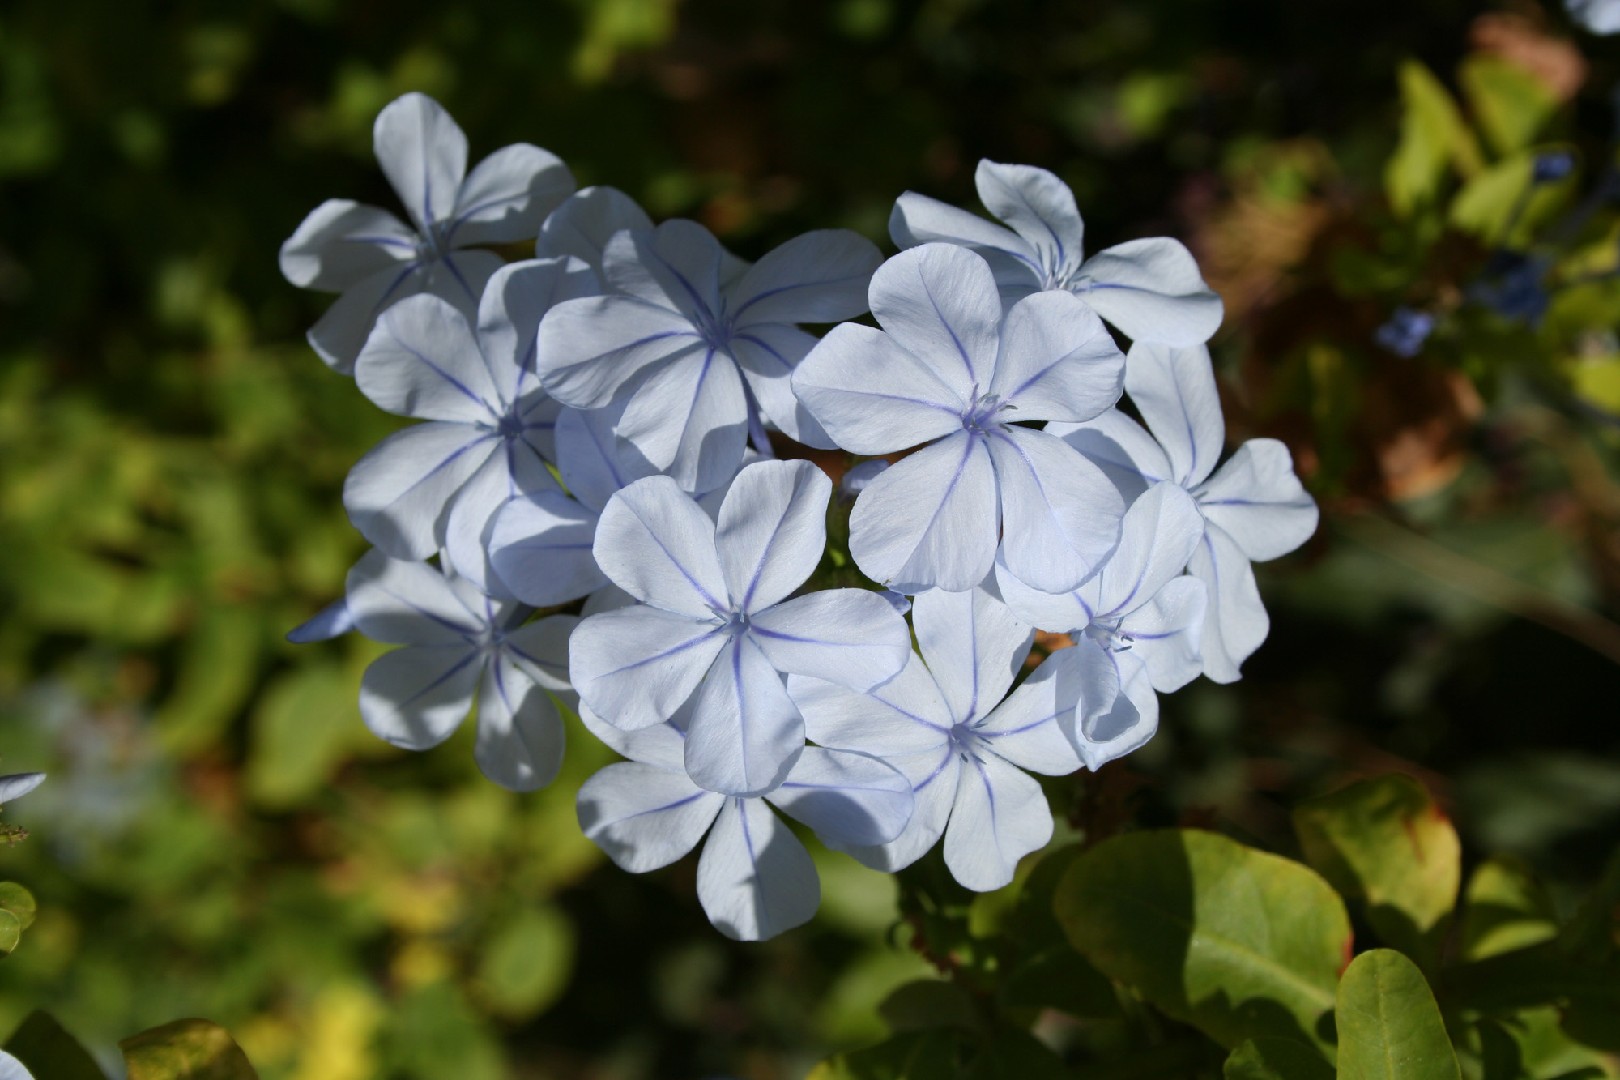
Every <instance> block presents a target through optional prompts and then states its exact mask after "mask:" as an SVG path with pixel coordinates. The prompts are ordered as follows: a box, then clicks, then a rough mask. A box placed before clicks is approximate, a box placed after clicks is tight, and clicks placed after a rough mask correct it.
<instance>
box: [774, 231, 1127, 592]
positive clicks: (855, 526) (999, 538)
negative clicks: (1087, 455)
mask: <svg viewBox="0 0 1620 1080" xmlns="http://www.w3.org/2000/svg"><path fill="white" fill-rule="evenodd" d="M871 306H872V313H873V314H874V315H875V316H876V317H877V321H878V323H879V325H881V326H882V327H883V329H882V330H874V329H872V328H870V327H866V326H859V325H856V324H854V323H844V324H843V325H841V326H837V327H834V328H833V330H832V331H831V332H830V333H829V334H828V335H827V336H826V337H825V338H824V339H822V341H821V342H820V343H819V344H818V345H817V346H816V347H815V349H814V350H812V351H811V353H810V355H809V356H807V357H806V358H805V359H804V361H803V363H801V364H800V365H799V369H798V371H797V372H796V373H795V374H794V376H793V391H794V393H796V394H798V396H799V400H801V401H802V402H803V403H804V406H805V408H807V409H809V410H810V413H811V414H812V415H813V416H814V417H815V419H816V420H817V421H818V422H819V423H820V424H821V426H822V427H823V428H825V429H826V430H827V432H828V434H830V435H831V436H832V438H833V439H834V440H835V441H836V442H837V443H838V445H839V446H841V447H843V448H844V449H845V450H849V451H851V452H852V453H856V454H889V453H893V452H896V451H900V450H905V449H908V448H909V447H912V446H916V445H918V444H919V443H925V444H928V445H926V446H924V447H923V449H921V450H919V451H917V452H916V453H914V454H912V455H910V456H909V457H906V458H904V459H902V460H901V461H900V462H899V463H897V464H896V465H894V466H892V467H890V468H889V469H887V470H884V471H883V472H881V473H879V474H878V475H877V476H875V477H872V478H870V479H869V480H868V481H867V483H866V485H865V487H864V489H863V490H862V491H861V494H860V497H859V498H858V499H857V500H856V502H855V508H854V510H853V511H851V513H850V519H849V527H850V537H849V547H850V554H851V555H853V556H854V559H855V562H856V564H857V565H858V566H859V567H860V568H861V571H862V573H864V574H866V576H867V577H869V578H872V579H873V580H874V581H878V582H881V583H883V584H885V585H888V586H890V587H892V588H895V589H898V590H900V591H901V592H907V593H915V592H919V591H922V590H924V589H930V588H940V589H947V590H950V591H953V592H961V591H963V590H966V589H971V588H973V587H974V586H975V585H978V584H979V583H980V582H981V581H983V580H984V578H985V575H987V574H988V573H989V572H990V567H991V565H992V564H993V563H994V561H995V558H996V552H997V549H998V547H999V548H1000V550H1001V555H1002V558H1003V559H1005V560H1006V562H1007V565H1008V566H1009V567H1011V568H1012V569H1013V571H1014V572H1015V573H1017V574H1018V575H1019V576H1020V577H1022V578H1023V579H1024V580H1025V581H1028V582H1029V583H1031V584H1032V585H1035V586H1037V587H1039V588H1042V589H1048V590H1051V591H1054V592H1055V591H1060V590H1063V589H1072V588H1074V586H1076V585H1077V584H1079V583H1080V581H1081V580H1082V579H1083V578H1085V576H1086V575H1087V574H1089V573H1091V571H1092V569H1093V568H1094V567H1095V566H1096V565H1097V563H1098V562H1099V561H1101V559H1102V558H1103V556H1105V555H1107V553H1108V551H1109V550H1110V549H1111V548H1112V547H1113V545H1114V541H1115V540H1116V539H1117V538H1118V536H1119V515H1120V513H1121V510H1122V508H1123V502H1122V501H1121V499H1120V496H1119V493H1118V492H1117V491H1115V490H1114V487H1113V485H1112V484H1110V483H1109V482H1108V479H1107V477H1105V476H1104V475H1103V474H1102V472H1101V471H1100V470H1098V469H1097V468H1096V467H1095V466H1094V465H1092V464H1090V463H1089V462H1087V461H1086V460H1085V459H1084V458H1082V457H1081V456H1080V455H1079V454H1077V453H1075V452H1074V451H1073V449H1072V448H1070V447H1069V446H1066V445H1065V444H1064V443H1063V442H1062V441H1061V440H1059V439H1058V438H1057V437H1055V436H1053V435H1049V434H1047V433H1045V432H1043V431H1037V430H1034V429H1033V428H1030V427H1026V426H1024V422H1027V421H1040V420H1071V421H1079V420H1087V419H1090V418H1091V417H1094V416H1096V415H1098V414H1099V413H1101V412H1103V411H1104V410H1106V409H1107V408H1108V407H1109V406H1111V405H1113V404H1114V403H1115V402H1116V401H1118V400H1119V395H1120V387H1121V382H1122V377H1123V374H1124V366H1125V365H1124V360H1125V358H1124V357H1123V356H1122V355H1120V351H1119V349H1118V347H1116V346H1115V345H1114V341H1113V338H1111V337H1110V336H1109V334H1108V332H1107V330H1105V329H1104V328H1103V325H1102V322H1101V321H1100V320H1099V319H1098V318H1097V316H1096V314H1095V313H1093V312H1092V311H1091V309H1090V308H1088V307H1086V305H1085V304H1083V303H1081V302H1080V301H1079V300H1077V299H1076V298H1075V297H1073V296H1071V295H1070V294H1068V293H1061V292H1047V293H1037V294H1035V295H1032V296H1028V297H1026V298H1025V299H1023V300H1020V301H1019V302H1018V303H1017V304H1015V305H1013V307H1012V309H1011V310H1009V311H1008V312H1007V313H1006V316H1005V318H1003V315H1002V308H1001V302H1000V299H999V297H998V295H997V292H996V285H995V281H994V280H993V278H992V277H991V274H990V268H989V266H987V265H986V264H985V261H984V260H983V259H982V258H980V257H979V256H978V255H976V254H974V253H973V252H971V251H968V250H967V249H966V248H961V247H953V246H951V245H948V244H927V245H924V246H923V247H920V248H913V249H912V250H910V251H903V252H901V253H900V254H899V255H896V256H895V257H894V258H892V259H890V260H889V261H888V262H886V263H884V264H883V266H882V267H881V268H880V269H879V270H878V272H877V273H876V274H875V275H873V277H872V287H871Z"/></svg>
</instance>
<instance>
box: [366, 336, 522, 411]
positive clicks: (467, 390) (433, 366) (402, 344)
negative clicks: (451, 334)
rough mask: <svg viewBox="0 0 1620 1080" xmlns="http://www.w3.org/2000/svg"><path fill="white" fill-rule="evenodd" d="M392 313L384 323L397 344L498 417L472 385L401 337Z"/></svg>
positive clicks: (468, 397) (475, 402)
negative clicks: (468, 384) (474, 390)
mask: <svg viewBox="0 0 1620 1080" xmlns="http://www.w3.org/2000/svg"><path fill="white" fill-rule="evenodd" d="M391 315H392V312H390V313H389V314H388V315H384V316H383V325H384V326H385V327H386V328H387V330H388V333H389V335H390V336H391V337H392V338H393V339H394V343H395V344H396V345H398V346H399V347H400V348H401V349H404V350H405V351H406V352H408V353H410V354H411V355H412V356H414V357H416V359H417V360H419V361H421V363H422V365H423V366H424V367H426V368H427V369H428V370H429V371H431V372H433V373H434V374H435V375H437V376H438V377H439V378H441V379H443V380H444V381H445V382H447V383H449V384H450V385H451V386H453V387H455V388H456V389H457V390H458V391H460V392H461V393H462V394H463V395H464V396H465V397H466V398H467V399H468V400H469V401H471V402H473V404H475V405H479V406H481V407H482V408H483V410H484V411H485V412H487V413H489V414H490V416H491V417H495V418H498V416H499V414H498V413H496V411H495V409H494V408H493V407H492V406H491V405H490V404H489V402H487V401H485V400H484V399H483V398H481V397H479V396H478V395H477V394H475V393H473V391H472V388H471V387H469V386H467V385H466V384H465V383H463V382H462V381H461V380H460V379H458V378H456V377H455V376H454V375H452V374H450V373H449V372H448V371H446V370H445V369H444V368H442V367H440V366H439V365H438V364H436V363H434V362H433V361H432V360H429V359H428V358H427V356H426V355H425V354H423V353H421V352H418V351H417V350H416V348H415V347H414V346H412V345H410V344H408V343H407V342H406V341H405V339H404V338H402V337H400V336H399V331H398V330H396V329H395V328H394V325H395V323H394V319H392V318H390V316H391Z"/></svg>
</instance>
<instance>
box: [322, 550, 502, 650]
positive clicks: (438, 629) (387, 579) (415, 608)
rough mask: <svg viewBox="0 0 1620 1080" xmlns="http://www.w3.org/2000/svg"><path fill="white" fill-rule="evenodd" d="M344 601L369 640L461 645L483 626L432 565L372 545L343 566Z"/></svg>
mask: <svg viewBox="0 0 1620 1080" xmlns="http://www.w3.org/2000/svg"><path fill="white" fill-rule="evenodd" d="M345 603H346V604H347V606H348V609H349V613H350V616H351V617H352V618H353V619H354V625H355V628H356V629H358V630H359V631H360V632H361V633H362V634H364V635H365V636H366V637H368V638H370V639H371V640H373V641H386V642H391V643H395V644H400V645H457V644H467V643H469V642H470V641H471V640H472V639H474V638H477V637H478V636H479V635H480V634H482V633H483V631H484V629H485V627H486V625H487V622H486V619H485V616H484V612H483V611H482V610H475V609H474V608H471V607H469V606H468V605H467V601H466V599H465V598H464V597H463V595H462V594H461V593H459V592H457V590H456V589H455V587H454V586H453V585H451V584H450V582H449V581H448V580H446V579H445V576H444V575H443V574H442V573H440V572H439V571H438V570H435V569H434V568H433V567H431V566H429V565H428V564H427V563H423V562H411V561H407V560H404V559H390V558H389V557H388V556H387V555H385V554H383V553H382V552H381V551H377V550H375V549H373V550H371V551H368V552H366V553H365V555H363V556H361V558H360V561H359V562H357V563H355V564H354V566H353V567H352V568H351V569H350V570H349V577H348V581H347V594H346V597H345Z"/></svg>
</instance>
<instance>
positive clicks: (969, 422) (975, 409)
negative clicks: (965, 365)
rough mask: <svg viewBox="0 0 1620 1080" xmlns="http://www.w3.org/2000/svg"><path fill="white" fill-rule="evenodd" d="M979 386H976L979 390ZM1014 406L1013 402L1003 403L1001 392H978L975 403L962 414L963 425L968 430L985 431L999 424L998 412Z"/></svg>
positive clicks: (975, 388)
mask: <svg viewBox="0 0 1620 1080" xmlns="http://www.w3.org/2000/svg"><path fill="white" fill-rule="evenodd" d="M977 389H978V387H974V390H975V391H977ZM1011 408H1013V406H1012V404H1011V403H1003V402H1002V400H1001V395H1000V394H978V395H977V396H976V397H975V398H974V399H973V404H971V405H969V406H968V407H967V411H966V412H964V413H963V414H962V427H964V428H965V429H967V430H968V431H976V432H979V433H980V434H983V433H985V432H986V431H988V430H989V429H990V428H992V427H997V426H999V422H998V421H997V420H996V414H997V413H999V412H1001V411H1002V410H1003V409H1011Z"/></svg>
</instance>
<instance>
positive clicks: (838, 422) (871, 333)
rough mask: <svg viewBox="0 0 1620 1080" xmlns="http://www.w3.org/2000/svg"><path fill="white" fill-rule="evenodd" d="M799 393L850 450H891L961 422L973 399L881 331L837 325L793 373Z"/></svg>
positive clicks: (933, 436) (958, 427)
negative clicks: (969, 399) (966, 396)
mask: <svg viewBox="0 0 1620 1080" xmlns="http://www.w3.org/2000/svg"><path fill="white" fill-rule="evenodd" d="M792 388H793V393H794V395H795V396H797V397H798V399H799V400H800V401H801V402H802V403H803V404H804V407H805V408H806V409H808V410H809V411H810V414H811V415H812V416H814V417H815V419H816V422H817V423H819V424H820V425H821V427H822V428H823V429H824V430H825V431H826V432H827V434H828V435H829V436H831V437H832V439H833V440H834V441H835V442H836V443H837V444H838V445H839V446H841V447H843V448H844V449H845V450H848V451H850V452H851V453H855V454H888V453H893V452H894V451H896V450H904V449H906V448H907V447H911V446H916V445H917V444H918V443H924V442H927V441H928V440H930V439H937V438H939V437H940V436H941V435H948V434H950V433H951V432H953V431H960V430H961V428H962V414H963V412H964V411H965V410H966V409H967V399H966V398H964V397H963V395H962V394H960V393H959V392H958V391H957V390H956V389H955V388H954V387H953V385H952V383H951V382H947V381H946V380H944V379H942V378H941V377H940V376H939V375H938V373H937V372H936V371H935V370H934V368H933V367H932V366H931V365H929V364H927V363H926V362H924V361H923V360H921V359H919V358H918V357H917V356H915V355H913V354H912V353H910V352H907V351H906V350H905V349H904V348H902V347H901V346H900V344H899V343H898V342H897V341H896V340H895V339H894V338H892V337H890V336H889V335H888V334H885V333H883V332H882V331H881V330H874V329H872V328H871V327H869V326H860V325H858V324H856V323H842V324H840V325H838V326H835V327H833V328H832V330H831V331H830V332H829V333H828V334H827V336H826V337H824V338H822V339H821V341H820V342H819V343H817V345H816V346H815V348H813V349H811V350H810V353H809V355H807V356H806V357H805V358H804V359H803V360H802V361H801V362H800V363H799V366H798V368H797V369H796V370H795V371H794V372H793V376H792Z"/></svg>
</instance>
